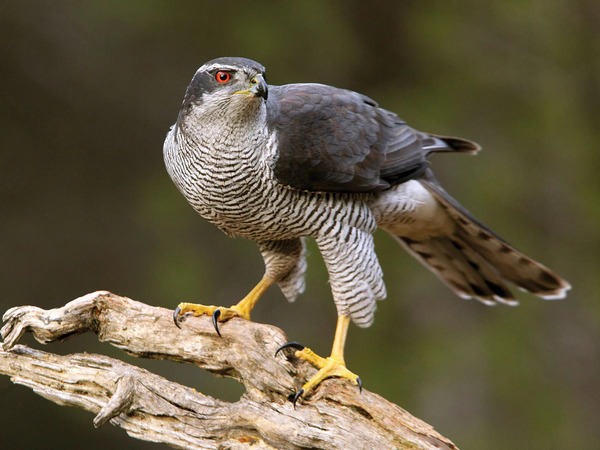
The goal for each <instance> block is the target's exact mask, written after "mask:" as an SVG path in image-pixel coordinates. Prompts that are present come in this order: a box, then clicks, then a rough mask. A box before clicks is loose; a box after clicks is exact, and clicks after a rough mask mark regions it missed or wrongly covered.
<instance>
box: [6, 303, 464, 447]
mask: <svg viewBox="0 0 600 450" xmlns="http://www.w3.org/2000/svg"><path fill="white" fill-rule="evenodd" d="M4 321H5V322H6V324H5V326H4V328H2V330H1V333H2V337H3V339H4V344H3V348H4V350H3V351H0V373H2V374H6V375H9V376H10V377H11V379H12V380H13V382H14V383H18V384H22V385H25V386H29V387H30V388H32V389H33V390H34V391H35V392H36V393H37V394H39V395H41V396H43V397H45V398H47V399H49V400H51V401H53V402H55V403H58V404H60V405H67V406H77V407H80V408H83V409H85V410H88V411H92V412H94V413H95V414H97V415H96V417H95V419H94V425H95V426H97V427H98V426H101V425H102V424H104V423H106V422H107V421H110V422H111V423H112V424H114V425H117V426H120V427H122V428H123V429H125V430H126V431H127V433H129V435H131V436H132V437H135V438H138V439H143V440H147V441H154V442H161V443H165V444H168V445H171V446H173V447H177V448H215V447H220V448H248V447H249V446H251V445H252V448H278V449H279V448H306V447H309V448H328V449H336V448H339V449H351V448H377V449H380V448H381V449H384V448H426V449H434V448H435V449H439V448H449V449H454V448H456V447H455V446H454V444H452V442H450V441H449V440H448V439H446V438H444V437H443V436H441V435H439V434H438V433H437V432H435V431H434V430H433V428H432V427H431V426H430V425H427V424H426V423H424V422H422V421H421V420H419V419H417V418H415V417H413V416H411V415H410V414H409V413H407V412H406V411H404V410H403V409H402V408H400V407H398V406H396V405H394V404H392V403H390V402H388V401H387V400H385V399H383V398H382V397H380V396H378V395H377V394H374V393H371V392H369V391H366V390H363V392H362V394H359V393H358V391H357V389H356V387H355V386H353V385H351V384H350V383H349V382H347V381H343V380H339V379H337V380H336V379H332V380H326V381H325V382H323V383H322V384H321V386H319V388H318V389H317V391H316V392H315V394H314V395H312V397H309V398H307V399H305V400H300V401H299V404H298V407H297V408H296V409H294V407H293V405H292V403H291V402H289V401H288V399H287V397H288V395H289V394H291V393H293V392H294V391H295V390H296V388H297V380H305V379H306V378H307V377H308V376H310V375H311V374H313V373H314V371H315V369H314V368H312V367H311V366H310V365H308V364H307V363H305V362H303V361H298V360H297V359H296V358H294V357H293V355H292V353H291V352H290V353H288V354H287V356H288V357H290V358H289V359H288V358H287V357H286V355H281V354H280V355H278V356H277V357H275V356H274V354H275V350H276V349H277V347H278V346H279V345H281V344H283V343H285V342H286V338H285V335H284V334H283V332H282V331H281V330H279V329H278V328H276V327H273V326H269V325H263V324H258V323H254V322H248V321H245V320H242V319H232V320H230V321H229V322H226V323H224V324H222V326H221V333H222V335H223V337H222V338H219V337H218V336H217V335H216V333H215V332H214V329H213V328H212V324H211V323H210V319H208V318H207V317H199V318H188V319H187V320H186V322H185V326H183V327H182V329H178V328H176V327H175V326H174V325H173V322H172V311H169V310H167V309H164V308H157V307H152V306H148V305H145V304H143V303H140V302H136V301H133V300H131V299H128V298H125V297H119V296H117V295H114V294H111V293H109V292H95V293H92V294H88V295H86V296H84V297H81V298H78V299H76V300H73V301H72V302H69V303H67V304H66V305H65V306H63V307H62V308H56V309H52V310H48V311H46V310H42V309H40V308H37V307H34V306H23V307H16V308H12V309H10V310H9V311H7V312H6V314H5V315H4ZM26 331H29V332H31V333H32V334H33V336H34V337H35V338H36V339H37V340H38V341H40V342H42V343H49V342H53V341H57V340H63V339H66V338H68V337H70V336H73V335H75V334H78V333H83V332H86V331H93V332H95V333H96V334H97V335H98V338H99V339H100V340H101V341H106V342H110V343H111V344H113V345H115V346H117V347H119V348H121V349H122V350H124V351H125V352H127V353H130V354H132V355H135V356H140V357H144V358H157V359H171V360H174V361H179V362H188V363H192V364H196V365H197V366H199V367H201V368H203V369H205V370H208V371H210V372H212V373H215V374H218V375H222V376H228V377H233V378H235V379H237V380H238V381H239V382H241V383H243V384H244V386H245V387H246V392H245V393H244V395H243V396H242V397H241V398H240V399H239V400H238V401H237V402H233V403H231V402H225V401H222V400H218V399H214V398H212V397H210V396H206V395H203V394H201V393H200V392H197V391H196V390H194V389H192V388H189V387H185V386H182V385H180V384H177V383H174V382H171V381H168V380H166V379H164V378H163V377H160V376H158V375H155V374H152V373H150V372H148V371H147V370H144V369H140V368H138V367H135V366H132V365H130V364H126V363H124V362H122V361H119V360H116V359H113V358H109V357H106V356H102V355H94V354H73V355H67V356H58V355H53V354H49V353H45V352H42V351H39V350H33V349H31V348H28V347H26V346H23V345H16V346H15V344H16V343H17V342H18V340H19V339H20V337H21V336H22V335H23V333H25V332H26Z"/></svg>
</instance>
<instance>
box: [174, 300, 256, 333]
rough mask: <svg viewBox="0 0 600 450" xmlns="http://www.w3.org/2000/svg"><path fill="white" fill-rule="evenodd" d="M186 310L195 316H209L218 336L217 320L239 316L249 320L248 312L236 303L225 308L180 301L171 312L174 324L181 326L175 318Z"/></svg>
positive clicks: (221, 320) (224, 320)
mask: <svg viewBox="0 0 600 450" xmlns="http://www.w3.org/2000/svg"><path fill="white" fill-rule="evenodd" d="M188 312H191V313H192V314H193V315H194V316H195V317H198V316H202V315H204V314H205V315H207V316H211V317H212V322H213V325H214V327H215V330H216V331H217V334H218V335H219V336H221V332H220V331H219V326H218V322H226V321H228V320H229V319H232V318H234V317H241V318H242V319H246V320H250V312H249V311H245V310H244V309H243V308H240V307H239V306H238V305H234V306H232V307H231V308H226V307H224V306H212V305H210V306H205V305H198V304H196V303H180V304H179V305H178V306H177V308H175V311H174V312H173V320H174V321H175V325H177V327H179V328H181V327H180V326H179V322H178V320H177V319H178V318H179V316H182V315H184V314H186V313H188Z"/></svg>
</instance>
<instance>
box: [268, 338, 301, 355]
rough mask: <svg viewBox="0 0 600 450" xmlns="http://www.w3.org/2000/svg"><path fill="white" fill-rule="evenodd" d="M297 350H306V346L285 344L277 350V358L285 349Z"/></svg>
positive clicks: (292, 343) (291, 343)
mask: <svg viewBox="0 0 600 450" xmlns="http://www.w3.org/2000/svg"><path fill="white" fill-rule="evenodd" d="M289 347H292V348H295V349H296V350H304V348H305V347H304V345H302V344H300V343H299V342H293V341H292V342H288V343H287V344H283V345H282V346H281V347H279V348H278V349H277V351H276V352H275V356H277V353H279V352H280V351H281V350H283V349H284V348H289Z"/></svg>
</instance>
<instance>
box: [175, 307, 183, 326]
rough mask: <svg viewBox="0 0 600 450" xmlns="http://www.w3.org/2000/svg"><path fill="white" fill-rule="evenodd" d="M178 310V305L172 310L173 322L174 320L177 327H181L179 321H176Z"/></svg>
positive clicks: (179, 309)
mask: <svg viewBox="0 0 600 450" xmlns="http://www.w3.org/2000/svg"><path fill="white" fill-rule="evenodd" d="M179 311H181V308H180V307H179V306H178V307H177V308H175V311H173V322H175V325H176V326H177V328H181V327H180V326H179V322H178V321H177V319H178V318H179Z"/></svg>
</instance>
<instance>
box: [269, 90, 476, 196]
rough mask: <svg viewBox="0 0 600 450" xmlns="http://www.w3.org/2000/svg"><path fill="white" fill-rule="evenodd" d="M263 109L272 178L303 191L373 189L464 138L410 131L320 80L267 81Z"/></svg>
mask: <svg viewBox="0 0 600 450" xmlns="http://www.w3.org/2000/svg"><path fill="white" fill-rule="evenodd" d="M267 111H268V116H267V120H268V124H269V127H270V129H271V130H274V131H275V132H276V134H277V143H278V156H277V160H276V162H275V165H274V174H275V177H276V179H277V180H278V181H279V182H280V183H281V184H284V185H286V186H290V187H293V188H296V189H302V190H311V191H335V192H376V191H380V190H383V189H386V188H388V187H389V186H390V185H393V184H399V183H402V182H404V181H407V180H409V179H412V178H415V177H417V176H419V175H420V174H421V173H423V172H424V171H425V170H426V169H427V167H428V165H429V164H428V162H427V160H426V157H427V155H428V154H429V153H430V152H432V151H441V150H453V149H454V147H455V145H454V144H456V146H457V147H459V146H460V145H466V144H465V142H466V143H468V141H463V140H461V139H457V138H448V139H449V141H448V142H446V141H445V138H441V137H435V136H433V135H428V134H425V133H421V132H419V131H416V130H414V129H412V128H410V127H409V126H408V125H406V123H405V122H404V121H403V120H402V119H400V118H399V117H398V116H396V115H395V114H394V113H392V112H390V111H386V110H384V109H382V108H379V107H377V104H376V103H375V102H374V101H373V100H371V99H369V98H368V97H365V96H363V95H360V94H358V93H356V92H352V91H347V90H344V89H338V88H334V87H331V86H325V85H321V84H291V85H285V86H269V99H268V102H267ZM451 139H453V141H450V140H451ZM452 142H454V144H453V143H452ZM467 147H468V145H467ZM469 149H470V150H473V149H472V148H470V147H469ZM455 150H458V151H468V150H465V149H459V148H456V149H455Z"/></svg>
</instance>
